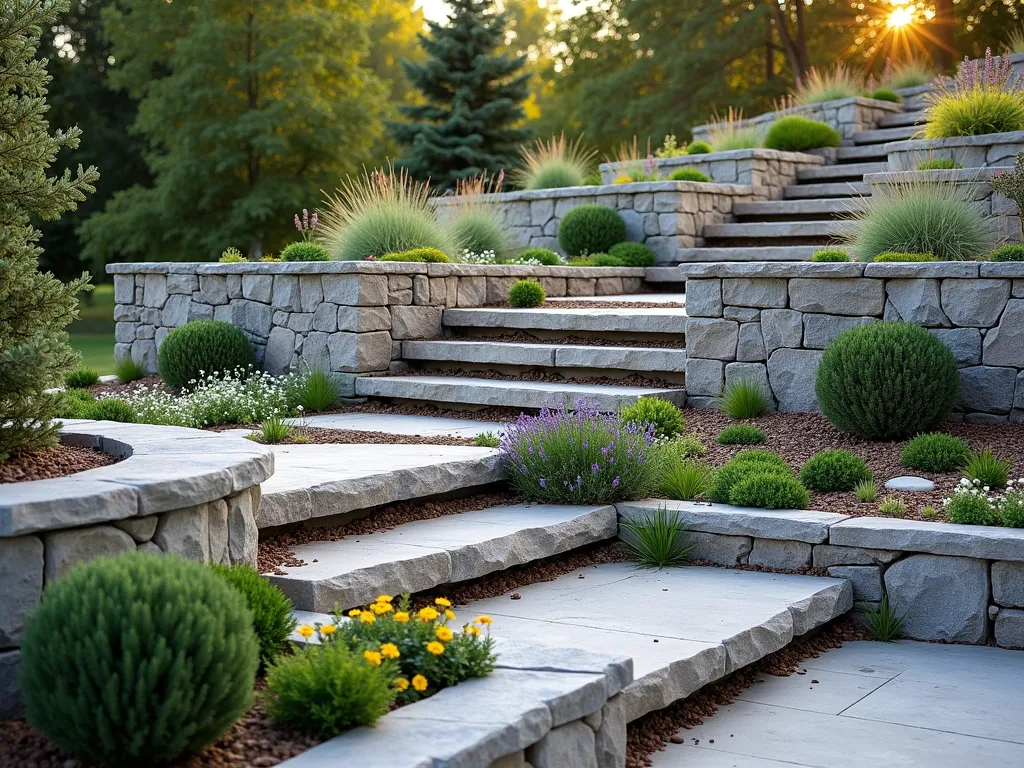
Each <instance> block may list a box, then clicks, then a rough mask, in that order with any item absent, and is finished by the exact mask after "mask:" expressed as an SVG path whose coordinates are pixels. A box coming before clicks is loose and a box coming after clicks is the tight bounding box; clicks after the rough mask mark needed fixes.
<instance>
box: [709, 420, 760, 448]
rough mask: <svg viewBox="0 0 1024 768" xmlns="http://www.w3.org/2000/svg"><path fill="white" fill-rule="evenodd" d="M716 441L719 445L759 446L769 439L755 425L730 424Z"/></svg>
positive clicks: (719, 434)
mask: <svg viewBox="0 0 1024 768" xmlns="http://www.w3.org/2000/svg"><path fill="white" fill-rule="evenodd" d="M715 439H716V440H717V441H718V443H719V445H757V444H758V443H763V442H764V441H765V440H767V439H768V438H767V437H766V436H765V434H764V432H762V431H761V430H760V429H758V428H757V427H755V426H754V425H753V424H730V425H729V426H728V427H726V428H725V429H723V430H722V431H721V432H719V433H718V437H717V438H715Z"/></svg>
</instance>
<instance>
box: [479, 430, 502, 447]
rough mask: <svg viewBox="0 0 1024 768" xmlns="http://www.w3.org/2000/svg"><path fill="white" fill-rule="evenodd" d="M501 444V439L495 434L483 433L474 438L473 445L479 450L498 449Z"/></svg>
mask: <svg viewBox="0 0 1024 768" xmlns="http://www.w3.org/2000/svg"><path fill="white" fill-rule="evenodd" d="M500 444H501V438H500V437H498V436H497V435H496V434H494V433H493V432H481V433H480V434H479V435H477V436H476V437H474V438H473V445H475V446H476V447H477V448H497V447H498V446H499V445H500Z"/></svg>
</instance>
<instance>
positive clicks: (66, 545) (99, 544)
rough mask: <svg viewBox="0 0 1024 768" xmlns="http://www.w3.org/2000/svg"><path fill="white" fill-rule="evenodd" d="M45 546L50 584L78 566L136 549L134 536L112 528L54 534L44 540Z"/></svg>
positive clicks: (93, 527) (74, 530) (57, 532)
mask: <svg viewBox="0 0 1024 768" xmlns="http://www.w3.org/2000/svg"><path fill="white" fill-rule="evenodd" d="M43 543H44V545H45V548H46V555H45V565H44V575H45V581H46V583H47V584H50V583H52V582H53V581H54V580H56V579H59V578H60V577H61V576H63V575H64V574H65V573H67V572H68V571H69V570H71V569H72V568H73V567H74V566H76V565H78V563H84V562H87V561H89V560H92V559H93V558H94V557H100V556H101V555H116V554H119V553H121V552H128V551H131V550H134V549H135V542H134V541H133V540H132V537H131V536H129V535H128V534H127V533H125V532H124V531H121V530H118V529H117V528H115V527H113V526H112V525H94V526H91V527H89V528H73V529H71V530H67V531H54V532H52V533H47V534H46V535H45V536H44V537H43Z"/></svg>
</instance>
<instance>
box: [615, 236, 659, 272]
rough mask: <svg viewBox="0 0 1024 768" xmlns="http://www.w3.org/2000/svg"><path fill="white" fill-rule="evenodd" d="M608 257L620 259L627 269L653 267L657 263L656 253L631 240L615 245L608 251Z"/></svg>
mask: <svg viewBox="0 0 1024 768" xmlns="http://www.w3.org/2000/svg"><path fill="white" fill-rule="evenodd" d="M608 255H609V256H614V257H615V258H616V259H619V260H620V261H621V262H622V263H623V264H625V265H626V266H627V267H653V266H654V261H655V256H654V251H652V250H651V249H650V248H648V247H647V246H646V245H644V244H643V243H634V242H631V241H629V240H627V241H626V242H624V243H616V244H615V245H613V246H612V247H611V248H609V249H608Z"/></svg>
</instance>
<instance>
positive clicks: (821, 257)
mask: <svg viewBox="0 0 1024 768" xmlns="http://www.w3.org/2000/svg"><path fill="white" fill-rule="evenodd" d="M811 261H814V262H819V263H821V262H837V261H852V259H851V258H850V254H849V253H847V252H846V251H844V250H843V249H842V248H819V249H818V250H817V251H815V252H814V254H813V255H812V256H811Z"/></svg>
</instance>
